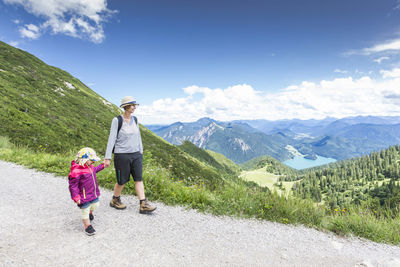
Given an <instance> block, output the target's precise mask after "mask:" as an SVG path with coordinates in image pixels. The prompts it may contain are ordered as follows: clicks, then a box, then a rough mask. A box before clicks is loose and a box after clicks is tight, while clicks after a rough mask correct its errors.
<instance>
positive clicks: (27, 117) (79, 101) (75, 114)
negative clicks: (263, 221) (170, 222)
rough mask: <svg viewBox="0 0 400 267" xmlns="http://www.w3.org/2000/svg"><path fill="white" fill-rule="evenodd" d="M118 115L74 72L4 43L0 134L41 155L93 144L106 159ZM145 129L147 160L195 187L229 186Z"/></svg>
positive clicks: (0, 74)
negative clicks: (112, 123)
mask: <svg viewBox="0 0 400 267" xmlns="http://www.w3.org/2000/svg"><path fill="white" fill-rule="evenodd" d="M118 114H120V110H119V109H118V107H116V106H115V105H113V104H111V103H110V102H108V101H107V100H106V99H104V98H103V97H101V96H99V95H98V94H96V93H95V92H93V91H92V90H91V89H90V88H88V87H87V86H86V85H84V84H83V83H82V82H81V81H79V80H78V79H76V78H75V77H73V76H72V75H70V74H69V73H67V72H65V71H63V70H61V69H59V68H56V67H52V66H49V65H47V64H45V63H44V62H43V61H41V60H39V59H38V58H36V57H35V56H33V55H31V54H29V53H27V52H25V51H22V50H20V49H17V48H14V47H12V46H9V45H7V44H5V43H3V42H0V136H4V137H7V138H8V139H9V140H11V142H12V143H14V144H17V145H21V146H23V147H27V148H30V149H32V150H36V151H47V152H51V153H52V152H59V153H71V151H73V152H76V151H78V150H79V149H80V148H82V147H85V146H90V147H93V148H94V149H95V150H96V152H98V153H99V154H100V155H101V154H103V155H104V151H105V148H106V143H107V140H108V134H109V130H110V125H111V120H112V118H113V117H114V116H116V115H118ZM139 122H140V121H139ZM140 130H141V134H142V139H143V146H144V150H145V162H151V163H152V164H154V165H156V166H157V168H160V167H161V168H164V169H166V170H168V172H169V174H170V175H171V176H173V177H174V178H177V179H182V180H183V181H185V183H187V184H189V185H190V184H196V183H200V181H201V182H204V184H205V186H208V187H210V188H213V187H215V186H218V184H223V183H224V181H225V179H226V177H223V176H222V175H221V174H220V172H219V170H217V169H215V168H214V167H212V166H209V165H205V164H202V163H200V161H198V160H197V159H195V158H193V157H192V156H190V155H189V154H187V153H185V152H184V151H182V150H180V149H179V148H178V147H176V146H174V145H171V144H169V143H167V142H165V141H164V140H163V139H161V138H160V137H158V136H156V135H155V134H154V133H152V132H151V131H149V130H148V129H147V128H146V127H144V126H143V125H140ZM230 178H231V177H230Z"/></svg>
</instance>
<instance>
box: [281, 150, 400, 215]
mask: <svg viewBox="0 0 400 267" xmlns="http://www.w3.org/2000/svg"><path fill="white" fill-rule="evenodd" d="M399 159H400V146H399V145H397V146H392V147H390V148H388V149H385V150H382V151H380V152H374V153H372V154H370V155H368V156H363V157H359V158H355V159H351V160H347V161H342V162H339V163H335V164H330V165H329V167H319V168H315V169H313V170H310V171H307V172H305V173H303V174H291V175H286V176H285V177H282V178H281V179H282V180H285V181H293V180H299V181H298V182H297V183H296V184H295V185H294V188H293V191H294V193H295V195H297V196H300V197H302V198H312V199H314V200H315V201H317V202H320V201H324V202H325V203H327V204H328V205H329V206H330V207H332V208H345V207H346V206H348V205H349V204H356V205H361V204H364V205H368V206H369V207H371V208H372V209H375V210H376V209H378V208H380V209H389V210H392V211H394V210H396V211H397V209H398V205H399V204H400V164H399Z"/></svg>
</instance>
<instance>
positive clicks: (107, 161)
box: [103, 159, 111, 168]
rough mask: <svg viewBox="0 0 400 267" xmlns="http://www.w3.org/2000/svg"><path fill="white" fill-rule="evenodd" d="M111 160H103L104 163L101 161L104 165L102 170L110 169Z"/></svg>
mask: <svg viewBox="0 0 400 267" xmlns="http://www.w3.org/2000/svg"><path fill="white" fill-rule="evenodd" d="M110 162H111V160H109V159H105V160H104V161H103V163H104V168H108V167H110V165H111V163H110Z"/></svg>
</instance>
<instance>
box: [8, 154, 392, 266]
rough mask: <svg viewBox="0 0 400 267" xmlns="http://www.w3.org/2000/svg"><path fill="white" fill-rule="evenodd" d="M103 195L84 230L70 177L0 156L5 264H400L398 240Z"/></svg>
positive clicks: (107, 193) (109, 193) (103, 191)
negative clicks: (146, 205) (89, 230)
mask: <svg viewBox="0 0 400 267" xmlns="http://www.w3.org/2000/svg"><path fill="white" fill-rule="evenodd" d="M99 175H100V176H101V172H100V173H99ZM101 193H102V196H101V200H100V208H99V209H98V210H96V212H95V220H94V221H93V226H94V228H95V229H96V231H97V232H96V235H94V236H86V235H85V234H84V233H83V229H82V223H81V221H80V210H79V209H78V208H77V207H76V206H75V205H74V203H73V201H72V200H71V199H70V196H69V191H68V182H67V180H66V179H65V178H62V177H55V176H54V175H51V174H46V173H42V172H37V171H35V170H31V169H26V168H24V167H21V166H19V165H16V164H13V163H6V162H2V161H0V196H1V197H2V201H1V204H0V266H21V265H22V266H59V265H63V266H89V265H91V266H114V265H115V266H117V265H122V266H133V265H134V266H139V265H140V266H400V247H396V246H389V245H384V244H377V243H373V242H369V241H364V240H360V239H356V238H352V239H349V238H340V237H336V236H334V235H332V234H326V233H322V232H318V231H315V230H312V229H308V228H305V227H301V226H300V227H294V226H288V225H282V224H278V223H271V222H260V221H256V220H238V219H232V218H228V217H215V216H212V215H204V214H201V213H198V212H196V211H193V210H185V209H184V208H181V207H170V206H165V205H163V204H162V203H155V204H156V205H157V207H158V208H157V210H156V212H155V214H153V215H141V214H139V213H138V201H137V199H136V198H135V197H130V196H124V197H123V201H124V202H125V203H126V204H127V205H128V208H127V209H126V210H123V211H118V210H115V209H113V208H110V207H109V206H108V202H109V200H110V198H111V196H112V192H110V191H108V190H105V189H102V190H101Z"/></svg>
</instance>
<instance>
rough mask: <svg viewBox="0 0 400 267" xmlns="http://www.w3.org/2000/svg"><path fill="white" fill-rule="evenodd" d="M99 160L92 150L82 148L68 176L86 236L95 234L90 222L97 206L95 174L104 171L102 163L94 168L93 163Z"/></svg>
mask: <svg viewBox="0 0 400 267" xmlns="http://www.w3.org/2000/svg"><path fill="white" fill-rule="evenodd" d="M99 160H100V158H99V157H97V156H96V152H95V151H94V150H93V149H91V148H89V147H85V148H82V149H81V150H79V152H78V154H77V155H76V159H75V160H73V161H72V162H71V172H70V173H69V175H68V181H69V191H70V193H71V198H72V200H74V201H75V203H76V204H77V205H78V207H79V208H81V211H82V222H83V224H84V226H85V233H86V234H87V235H94V233H95V230H94V228H93V226H92V225H91V224H90V221H92V220H93V219H94V216H93V210H95V209H96V208H97V207H98V206H99V196H100V190H99V186H98V184H97V177H96V173H97V172H99V171H101V170H103V169H104V163H102V164H100V165H99V166H97V167H95V166H94V165H93V162H95V161H99Z"/></svg>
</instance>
